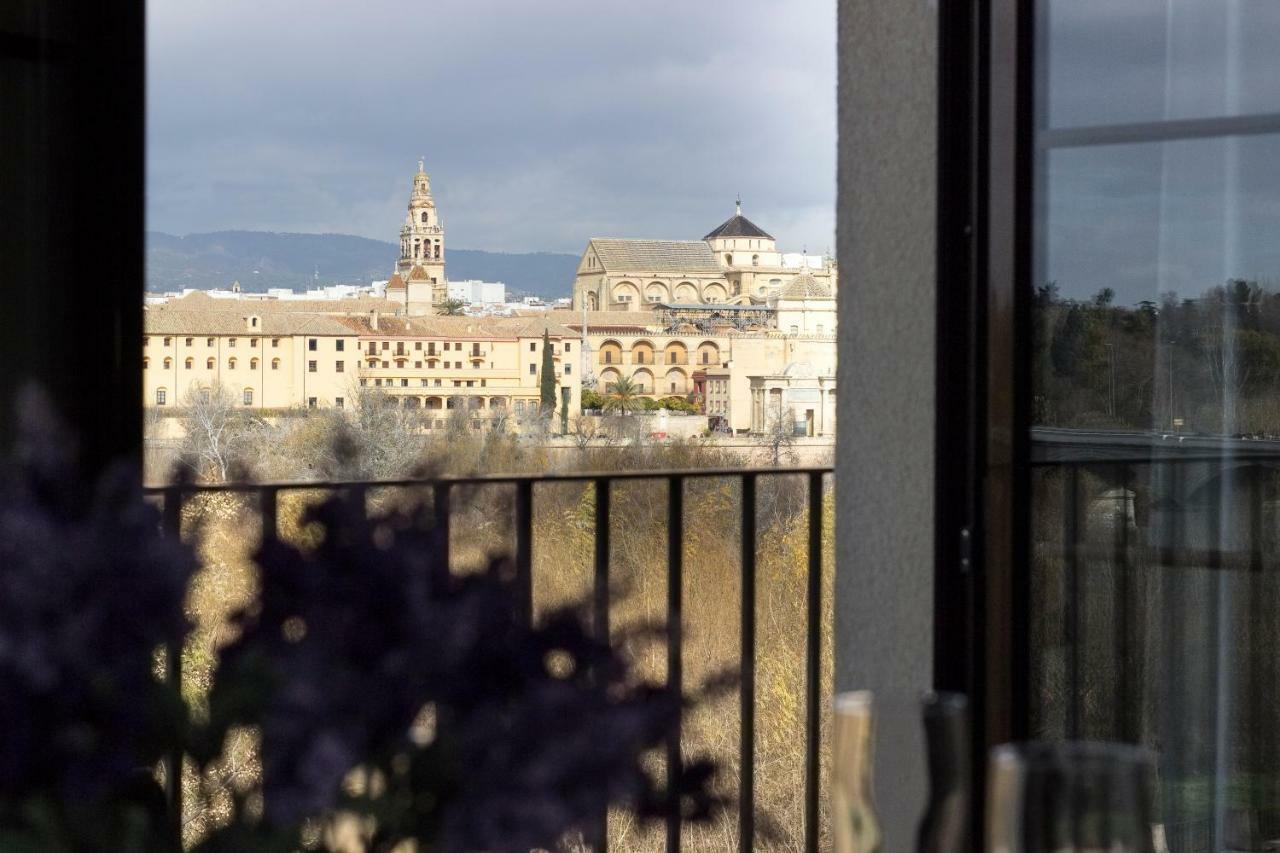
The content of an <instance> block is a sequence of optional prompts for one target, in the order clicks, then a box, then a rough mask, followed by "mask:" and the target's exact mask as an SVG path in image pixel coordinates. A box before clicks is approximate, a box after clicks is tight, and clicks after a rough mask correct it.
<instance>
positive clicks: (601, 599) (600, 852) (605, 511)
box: [591, 477, 612, 853]
mask: <svg viewBox="0 0 1280 853" xmlns="http://www.w3.org/2000/svg"><path fill="white" fill-rule="evenodd" d="M610 483H611V481H610V480H609V478H608V477H600V478H598V479H597V480H596V481H595V497H596V520H595V534H596V543H595V544H596V553H595V577H594V579H593V584H592V608H591V627H592V633H593V634H594V635H595V638H596V640H597V641H599V642H601V643H608V642H609V508H610V507H609V502H610V500H611V498H612V495H611V489H610ZM598 821H599V822H598V824H597V826H596V837H595V844H594V847H595V850H596V853H608V850H609V811H608V809H607V808H606V809H605V811H604V813H603V814H601V815H600V816H599V818H598Z"/></svg>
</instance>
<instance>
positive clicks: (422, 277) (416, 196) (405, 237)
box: [387, 160, 448, 316]
mask: <svg viewBox="0 0 1280 853" xmlns="http://www.w3.org/2000/svg"><path fill="white" fill-rule="evenodd" d="M444 262H445V248H444V220H443V219H442V218H441V216H440V212H439V211H438V210H437V209H436V202H435V199H434V198H433V197H432V195H431V177H430V176H429V175H427V172H426V169H425V168H424V167H423V162H422V161H421V160H419V161H418V171H417V173H416V174H415V175H414V176H413V189H412V191H411V192H410V194H409V212H408V213H407V214H406V215H405V218H404V225H403V226H401V228H400V259H399V260H397V261H396V268H395V274H394V275H393V276H392V278H391V280H390V281H388V282H387V298H389V299H395V300H396V301H397V302H400V303H401V304H403V305H404V307H405V309H406V311H407V312H408V313H409V314H412V315H415V316H416V315H422V314H431V313H434V310H435V308H437V307H438V306H439V305H441V304H442V303H443V302H444V301H445V299H446V298H447V295H448V284H447V282H448V279H446V278H445V271H444Z"/></svg>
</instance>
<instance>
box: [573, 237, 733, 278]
mask: <svg viewBox="0 0 1280 853" xmlns="http://www.w3.org/2000/svg"><path fill="white" fill-rule="evenodd" d="M591 247H592V248H593V249H595V252H596V256H597V257H598V258H600V265H601V266H602V267H603V268H604V270H605V272H609V273H628V272H630V273H672V274H675V275H680V274H684V275H699V274H712V275H720V274H721V273H722V270H721V268H720V264H719V263H717V262H716V257H715V255H714V254H713V253H712V251H711V247H710V246H708V245H707V244H706V243H705V242H703V241H702V240H619V239H615V238H612V237H594V238H592V240H591Z"/></svg>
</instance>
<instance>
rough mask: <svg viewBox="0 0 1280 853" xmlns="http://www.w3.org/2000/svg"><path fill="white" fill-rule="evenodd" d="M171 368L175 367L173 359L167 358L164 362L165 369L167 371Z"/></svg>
mask: <svg viewBox="0 0 1280 853" xmlns="http://www.w3.org/2000/svg"><path fill="white" fill-rule="evenodd" d="M171 367H173V359H171V358H166V359H165V360H164V369H165V370H168V369H169V368H171Z"/></svg>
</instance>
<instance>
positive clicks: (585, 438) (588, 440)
mask: <svg viewBox="0 0 1280 853" xmlns="http://www.w3.org/2000/svg"><path fill="white" fill-rule="evenodd" d="M568 435H569V437H570V438H572V439H573V443H574V444H575V445H576V446H577V448H578V449H579V450H586V449H587V448H588V447H590V446H592V445H599V444H612V443H613V442H614V437H613V434H612V433H611V432H610V431H609V430H608V429H606V428H605V426H604V423H603V422H602V421H601V419H600V418H594V417H590V416H588V415H578V416H577V417H576V418H572V419H570V421H569V433H568Z"/></svg>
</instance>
